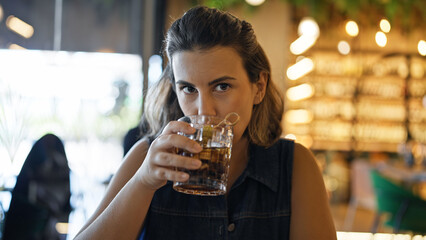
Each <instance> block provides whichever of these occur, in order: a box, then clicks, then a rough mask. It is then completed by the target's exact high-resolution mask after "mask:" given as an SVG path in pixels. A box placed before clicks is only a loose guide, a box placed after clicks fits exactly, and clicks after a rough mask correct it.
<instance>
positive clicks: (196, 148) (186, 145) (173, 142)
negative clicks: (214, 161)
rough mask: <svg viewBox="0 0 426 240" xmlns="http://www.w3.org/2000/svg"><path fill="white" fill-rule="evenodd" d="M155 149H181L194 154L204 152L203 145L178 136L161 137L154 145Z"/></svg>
mask: <svg viewBox="0 0 426 240" xmlns="http://www.w3.org/2000/svg"><path fill="white" fill-rule="evenodd" d="M152 147H153V148H154V149H174V148H180V149H184V150H187V151H189V152H192V153H198V152H201V150H203V148H202V147H201V145H200V144H199V143H197V142H196V141H194V140H191V139H189V138H187V137H185V136H182V135H178V134H168V135H160V136H159V137H157V139H155V141H154V142H153V143H152Z"/></svg>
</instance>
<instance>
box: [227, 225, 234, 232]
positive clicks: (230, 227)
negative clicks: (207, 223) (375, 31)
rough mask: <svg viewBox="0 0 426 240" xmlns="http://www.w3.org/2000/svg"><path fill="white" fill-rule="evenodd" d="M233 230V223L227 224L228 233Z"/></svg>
mask: <svg viewBox="0 0 426 240" xmlns="http://www.w3.org/2000/svg"><path fill="white" fill-rule="evenodd" d="M234 230H235V224H234V223H231V224H229V225H228V231H229V232H232V231H234Z"/></svg>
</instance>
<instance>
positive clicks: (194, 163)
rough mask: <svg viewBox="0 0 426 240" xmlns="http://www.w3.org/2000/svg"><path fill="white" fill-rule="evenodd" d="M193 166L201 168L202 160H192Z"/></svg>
mask: <svg viewBox="0 0 426 240" xmlns="http://www.w3.org/2000/svg"><path fill="white" fill-rule="evenodd" d="M192 166H194V167H197V168H199V167H200V166H201V161H200V160H194V161H192Z"/></svg>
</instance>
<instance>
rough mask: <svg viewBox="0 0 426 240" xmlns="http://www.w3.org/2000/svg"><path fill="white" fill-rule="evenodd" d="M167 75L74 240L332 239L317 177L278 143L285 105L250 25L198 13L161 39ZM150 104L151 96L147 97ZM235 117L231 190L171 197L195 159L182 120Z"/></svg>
mask: <svg viewBox="0 0 426 240" xmlns="http://www.w3.org/2000/svg"><path fill="white" fill-rule="evenodd" d="M166 53H167V57H168V59H169V63H168V66H167V68H166V70H165V73H164V75H163V77H162V79H161V80H160V82H159V83H158V85H157V86H156V87H154V89H153V90H151V92H150V96H148V99H149V101H150V102H149V103H147V105H146V112H145V113H144V116H143V119H142V126H141V129H142V131H143V134H144V136H146V137H145V138H144V139H142V140H140V141H139V142H137V143H136V144H135V146H134V147H133V148H132V149H131V150H130V152H129V153H128V154H127V155H126V157H125V160H124V162H123V164H122V166H121V167H120V169H119V170H118V172H117V173H116V175H115V176H114V178H113V180H112V182H111V184H110V186H109V188H108V190H107V193H106V195H105V197H104V199H103V200H102V202H101V204H100V206H99V208H98V209H97V210H96V211H95V213H94V215H93V216H92V217H91V218H90V219H89V221H88V222H87V223H86V225H85V226H84V227H83V228H82V230H81V231H80V233H79V235H78V236H77V239H135V238H137V237H138V236H139V237H140V238H144V239H228V238H233V239H297V240H300V239H327V240H329V239H336V234H335V229H334V225H333V221H332V218H331V215H330V211H329V206H328V203H327V196H326V193H325V188H324V184H323V181H322V177H321V174H320V172H319V170H318V167H317V165H316V163H315V160H314V158H313V156H312V154H311V153H310V152H309V150H307V149H306V148H304V147H303V146H301V145H299V144H296V143H293V142H291V141H287V140H283V139H279V137H280V135H281V132H282V130H281V127H280V122H281V117H282V114H283V100H282V97H281V96H280V94H279V92H278V91H277V89H276V87H275V86H274V84H273V82H272V81H271V79H270V65H269V62H268V60H267V57H266V55H265V53H264V51H263V50H262V48H261V47H260V45H259V43H258V42H257V40H256V37H255V35H254V32H253V29H252V27H251V25H250V24H249V23H247V22H245V21H241V20H239V19H237V18H236V17H234V16H232V15H231V14H229V13H225V12H221V11H219V10H216V9H210V8H207V7H195V8H193V9H191V10H189V11H188V12H186V13H185V14H184V15H183V16H182V18H180V19H178V20H176V21H175V22H174V23H173V25H172V26H171V28H170V29H169V31H168V33H167V38H166ZM154 97H155V99H153V98H154ZM230 112H236V113H238V114H239V115H240V121H239V122H238V124H237V125H235V127H234V140H233V147H232V155H231V156H232V157H231V165H230V170H229V182H228V187H227V189H228V191H227V194H226V195H224V196H217V197H200V196H193V195H186V194H182V193H178V192H176V191H174V190H173V189H172V182H173V181H185V180H187V179H188V177H189V176H188V174H186V173H184V172H180V171H175V170H174V169H175V167H180V168H186V169H197V168H199V167H200V165H201V162H200V161H199V160H197V159H192V158H187V157H183V156H179V155H176V154H174V152H173V149H174V148H176V147H178V148H182V149H185V150H187V151H190V152H194V153H197V152H200V151H201V147H200V145H198V144H197V143H196V142H194V141H192V140H190V139H188V138H186V137H184V136H181V135H178V134H176V133H177V132H183V133H186V134H191V133H193V132H194V131H195V130H194V129H193V128H192V127H190V126H189V124H187V123H185V122H178V121H176V119H178V118H179V117H181V116H184V115H201V114H204V115H216V116H219V117H225V116H226V114H228V113H230Z"/></svg>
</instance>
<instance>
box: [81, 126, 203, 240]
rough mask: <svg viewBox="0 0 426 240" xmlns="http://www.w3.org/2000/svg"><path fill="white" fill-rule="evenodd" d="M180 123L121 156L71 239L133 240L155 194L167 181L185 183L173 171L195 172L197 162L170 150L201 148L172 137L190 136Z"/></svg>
mask: <svg viewBox="0 0 426 240" xmlns="http://www.w3.org/2000/svg"><path fill="white" fill-rule="evenodd" d="M194 131H195V129H194V128H192V127H190V126H189V124H187V123H184V122H171V123H169V124H168V125H167V126H166V128H165V129H164V131H163V133H162V134H161V136H159V137H158V138H157V139H156V140H155V141H154V142H153V143H152V144H151V146H148V143H147V142H146V141H139V142H137V143H136V144H135V146H134V147H132V149H131V150H130V151H129V153H128V154H127V155H126V156H125V159H124V161H123V164H122V166H121V167H120V169H119V170H118V171H117V173H116V174H115V176H114V177H113V179H112V181H111V183H110V186H109V187H108V189H107V192H106V194H105V196H104V198H103V200H102V201H101V203H100V205H99V207H98V209H97V210H96V211H95V213H94V214H93V216H92V217H91V218H90V219H89V220H88V222H87V223H86V224H85V225H84V226H83V228H82V229H81V230H80V232H79V233H78V234H77V236H76V238H75V239H91V240H92V239H136V238H137V235H138V233H139V232H140V228H141V226H142V224H143V222H144V220H145V217H146V214H147V212H148V209H149V206H150V204H151V200H152V197H153V196H154V193H155V191H156V190H157V189H158V188H160V187H162V186H163V185H165V184H166V182H167V180H170V181H186V180H187V179H188V177H189V176H188V174H187V173H183V172H178V171H175V170H174V169H175V168H174V167H181V168H186V169H197V168H199V167H200V165H201V162H200V160H197V159H193V158H189V157H183V156H180V155H176V154H175V153H174V148H176V147H178V148H182V149H185V150H187V151H190V152H200V151H201V150H202V148H201V146H200V145H199V144H198V143H196V142H195V141H193V140H190V139H189V138H187V137H184V136H181V135H178V134H176V133H177V132H183V133H186V134H190V133H193V132H194Z"/></svg>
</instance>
